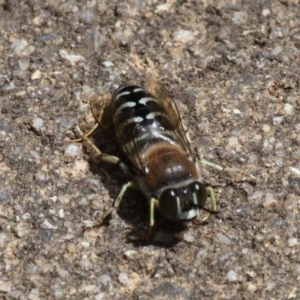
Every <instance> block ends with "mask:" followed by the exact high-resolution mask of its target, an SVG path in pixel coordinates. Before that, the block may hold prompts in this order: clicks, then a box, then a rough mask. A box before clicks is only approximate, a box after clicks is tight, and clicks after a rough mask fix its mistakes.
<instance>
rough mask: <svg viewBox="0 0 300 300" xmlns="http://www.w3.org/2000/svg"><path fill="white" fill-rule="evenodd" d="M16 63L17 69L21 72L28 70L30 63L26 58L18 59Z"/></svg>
mask: <svg viewBox="0 0 300 300" xmlns="http://www.w3.org/2000/svg"><path fill="white" fill-rule="evenodd" d="M18 63H19V68H20V69H21V71H26V70H27V69H28V68H29V64H30V62H29V59H28V58H26V57H23V58H21V59H19V61H18Z"/></svg>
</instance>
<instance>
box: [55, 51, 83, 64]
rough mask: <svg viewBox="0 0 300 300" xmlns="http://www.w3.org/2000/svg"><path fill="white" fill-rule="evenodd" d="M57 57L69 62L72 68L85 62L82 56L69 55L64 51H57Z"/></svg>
mask: <svg viewBox="0 0 300 300" xmlns="http://www.w3.org/2000/svg"><path fill="white" fill-rule="evenodd" d="M59 55H60V56H61V58H63V59H65V60H67V61H69V62H70V64H71V65H72V66H75V65H76V64H77V63H79V62H84V61H85V58H84V57H83V56H82V55H76V54H69V53H68V52H67V51H66V50H59Z"/></svg>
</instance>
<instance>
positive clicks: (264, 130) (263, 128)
mask: <svg viewBox="0 0 300 300" xmlns="http://www.w3.org/2000/svg"><path fill="white" fill-rule="evenodd" d="M270 129H271V128H270V126H269V125H267V124H264V125H263V127H262V130H263V132H270Z"/></svg>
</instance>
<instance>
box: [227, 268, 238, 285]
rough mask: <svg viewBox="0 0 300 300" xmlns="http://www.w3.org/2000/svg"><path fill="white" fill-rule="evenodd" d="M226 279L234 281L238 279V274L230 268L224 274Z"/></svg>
mask: <svg viewBox="0 0 300 300" xmlns="http://www.w3.org/2000/svg"><path fill="white" fill-rule="evenodd" d="M226 279H227V281H228V282H236V281H238V275H237V273H236V272H235V271H233V270H230V271H229V272H228V273H227V274H226Z"/></svg>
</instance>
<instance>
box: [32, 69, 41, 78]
mask: <svg viewBox="0 0 300 300" xmlns="http://www.w3.org/2000/svg"><path fill="white" fill-rule="evenodd" d="M41 77H42V73H41V71H40V70H36V71H34V73H33V74H32V75H31V80H37V79H40V78H41Z"/></svg>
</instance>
